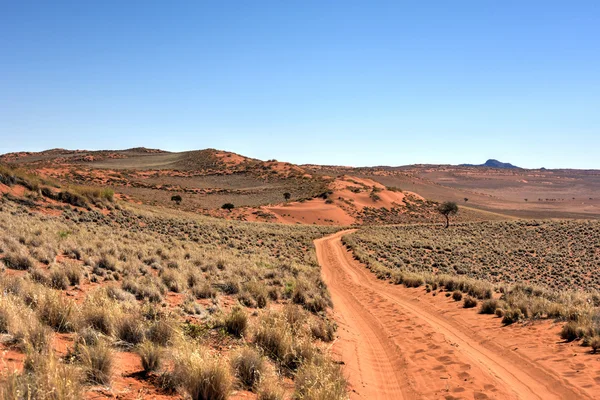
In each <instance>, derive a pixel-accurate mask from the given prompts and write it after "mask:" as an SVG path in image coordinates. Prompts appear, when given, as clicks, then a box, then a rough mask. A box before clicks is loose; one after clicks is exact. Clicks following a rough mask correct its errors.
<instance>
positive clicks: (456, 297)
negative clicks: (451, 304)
mask: <svg viewBox="0 0 600 400" xmlns="http://www.w3.org/2000/svg"><path fill="white" fill-rule="evenodd" d="M462 297H463V295H462V292H461V291H460V290H455V291H454V293H452V299H454V301H461V300H462Z"/></svg>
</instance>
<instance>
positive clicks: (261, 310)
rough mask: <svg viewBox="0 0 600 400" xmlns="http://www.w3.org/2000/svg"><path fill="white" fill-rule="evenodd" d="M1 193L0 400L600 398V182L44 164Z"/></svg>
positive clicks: (515, 172)
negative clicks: (445, 209)
mask: <svg viewBox="0 0 600 400" xmlns="http://www.w3.org/2000/svg"><path fill="white" fill-rule="evenodd" d="M0 193H1V199H0V217H1V218H0V268H1V270H2V272H0V287H1V288H2V298H1V299H0V300H1V301H0V338H1V340H0V349H1V350H2V374H1V378H0V392H1V394H2V398H6V399H24V398H26V399H79V398H88V399H97V398H118V399H138V398H155V399H166V398H192V399H225V398H235V399H255V398H256V399H262V400H268V399H307V400H313V399H314V400H326V399H327V400H328V399H333V400H335V399H347V398H350V399H439V398H444V399H460V398H462V399H487V398H490V399H491V398H495V399H506V398H510V399H512V398H515V399H531V398H538V399H585V398H600V353H598V351H599V350H600V280H599V278H598V274H599V272H600V222H598V221H597V219H598V218H599V217H600V172H599V171H579V170H545V169H539V170H523V169H496V168H485V167H457V166H443V165H440V166H436V165H417V166H406V167H373V168H353V167H341V166H317V165H294V164H290V163H286V162H280V161H276V160H269V161H261V160H256V159H252V158H248V157H244V156H242V155H238V154H234V153H229V152H225V151H219V150H212V149H209V150H201V151H191V152H185V153H169V152H165V151H161V150H152V149H146V148H136V149H129V150H118V151H79V150H77V151H70V150H62V149H54V150H48V151H45V152H41V153H25V152H24V153H11V154H5V155H2V156H0ZM446 201H452V202H456V203H457V204H458V207H459V211H458V213H457V214H456V215H452V216H451V217H450V222H451V223H450V227H449V228H447V229H446V228H444V224H443V223H444V222H445V218H444V217H443V216H442V215H440V213H439V211H438V208H439V206H440V204H441V203H443V202H446Z"/></svg>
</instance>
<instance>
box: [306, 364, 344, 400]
mask: <svg viewBox="0 0 600 400" xmlns="http://www.w3.org/2000/svg"><path fill="white" fill-rule="evenodd" d="M295 383H296V391H295V393H294V398H296V399H303V400H324V399H327V400H345V399H346V398H347V393H346V380H345V378H344V375H343V373H342V370H341V368H340V366H339V365H337V364H334V363H333V362H331V361H329V360H324V359H323V358H322V357H319V358H317V359H316V360H315V361H313V362H310V363H306V364H305V365H304V366H303V367H302V368H300V370H299V371H298V373H297V374H296V380H295Z"/></svg>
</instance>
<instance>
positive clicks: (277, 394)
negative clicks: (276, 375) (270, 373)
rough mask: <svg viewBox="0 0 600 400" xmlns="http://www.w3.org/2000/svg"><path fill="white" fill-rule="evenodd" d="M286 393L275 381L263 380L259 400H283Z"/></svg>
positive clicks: (258, 395)
mask: <svg viewBox="0 0 600 400" xmlns="http://www.w3.org/2000/svg"><path fill="white" fill-rule="evenodd" d="M284 395H285V391H284V390H283V389H282V388H281V387H279V386H278V383H277V382H276V381H275V380H274V379H273V380H271V381H266V380H263V381H262V382H261V384H260V386H259V388H258V393H257V397H256V399H257V400H283V399H284Z"/></svg>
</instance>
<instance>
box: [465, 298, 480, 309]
mask: <svg viewBox="0 0 600 400" xmlns="http://www.w3.org/2000/svg"><path fill="white" fill-rule="evenodd" d="M475 306H477V300H476V299H474V298H473V297H470V296H467V297H465V300H464V302H463V307H464V308H473V307H475Z"/></svg>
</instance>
